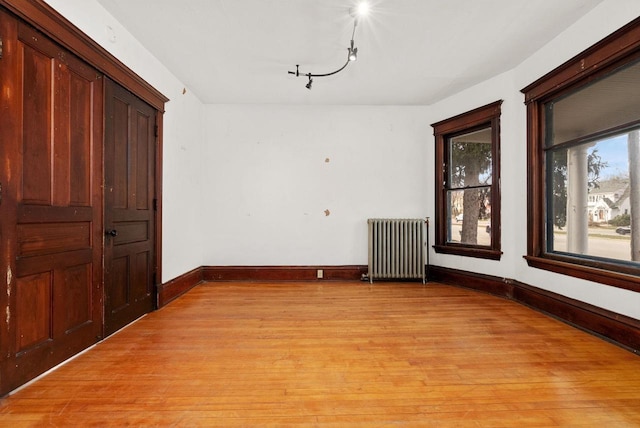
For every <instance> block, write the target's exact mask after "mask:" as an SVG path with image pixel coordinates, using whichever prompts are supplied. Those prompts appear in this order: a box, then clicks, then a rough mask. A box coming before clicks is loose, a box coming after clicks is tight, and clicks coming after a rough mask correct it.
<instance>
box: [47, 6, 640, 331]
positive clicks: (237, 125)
mask: <svg viewBox="0 0 640 428" xmlns="http://www.w3.org/2000/svg"><path fill="white" fill-rule="evenodd" d="M48 2H49V3H50V4H51V5H52V6H53V7H55V8H56V9H58V10H59V11H60V12H61V13H62V14H63V15H65V16H66V17H67V18H68V19H69V20H70V21H72V22H73V23H74V24H76V25H77V26H78V27H80V28H81V29H82V30H84V31H85V32H86V33H87V34H89V35H90V36H91V37H92V38H94V39H95V40H96V41H97V42H98V43H100V44H101V45H103V46H104V47H105V48H106V49H107V50H109V51H111V52H112V53H113V54H114V55H116V56H117V57H118V58H119V59H121V60H122V61H123V62H124V63H125V64H127V65H128V66H129V67H131V68H132V69H133V70H134V71H136V72H137V73H138V74H140V75H141V76H142V77H143V78H144V79H146V80H147V81H148V82H150V83H151V84H152V85H154V86H155V87H156V88H158V89H159V90H160V91H161V92H163V93H164V94H165V95H167V96H168V97H169V98H170V99H171V101H170V102H169V103H168V104H167V112H166V114H165V137H164V143H165V149H164V168H165V169H164V216H165V218H164V229H163V233H164V247H163V251H164V263H163V270H164V274H163V281H167V280H169V279H171V278H173V277H175V276H177V275H180V274H182V273H184V272H186V271H188V270H190V269H192V268H194V267H197V266H200V265H306V264H309V265H347V264H366V219H367V218H368V217H383V216H389V217H423V216H430V217H432V218H433V217H434V215H435V210H434V207H433V201H434V189H433V177H434V164H433V154H434V150H433V144H434V143H433V135H432V129H431V127H430V126H429V125H430V124H431V123H434V122H437V121H439V120H442V119H446V118H448V117H451V116H454V115H457V114H459V113H463V112H465V111H468V110H470V109H473V108H476V107H479V106H482V105H485V104H487V103H490V102H493V101H496V100H498V99H502V100H504V103H503V105H502V118H501V126H502V132H501V160H502V171H501V175H502V207H501V208H502V210H501V211H502V250H503V252H504V254H503V256H502V259H501V260H500V261H490V260H479V259H475V258H469V257H459V256H452V255H444V254H434V253H433V252H432V262H433V263H434V264H437V265H440V266H444V267H451V268H457V269H463V270H468V271H474V272H480V273H486V274H489V275H495V276H499V277H505V278H512V279H516V280H518V281H522V282H524V283H527V284H531V285H534V286H537V287H542V288H545V289H548V290H550V291H553V292H556V293H559V294H562V295H566V296H569V297H572V298H575V299H578V300H582V301H584V302H587V303H591V304H594V305H596V306H600V307H603V308H605V309H609V310H612V311H614V312H618V313H621V314H624V315H628V316H631V317H634V318H637V319H640V294H639V293H633V292H630V291H627V290H622V289H619V288H615V287H609V286H605V285H601V284H596V283H592V282H589V281H583V280H578V279H574V278H571V277H568V276H564V275H558V274H554V273H551V272H547V271H543V270H539V269H532V268H530V267H528V266H527V264H526V262H525V261H524V260H523V258H522V256H523V255H525V254H526V217H527V213H526V209H527V208H526V117H525V107H524V104H523V96H522V94H521V93H520V89H521V88H523V87H525V86H526V85H528V84H529V83H531V82H533V81H534V80H536V79H537V78H539V77H541V76H542V75H544V74H546V73H547V72H549V71H551V70H552V69H554V68H555V67H557V66H558V65H560V64H561V63H563V62H564V61H566V60H568V59H570V58H571V57H573V56H574V55H576V54H578V53H579V52H581V51H582V50H584V49H586V48H587V47H589V46H591V45H592V44H593V43H595V42H597V41H598V40H600V39H602V38H603V37H605V36H606V35H608V34H610V33H611V32H613V31H615V30H616V29H618V28H619V27H621V26H622V25H624V24H626V23H627V22H629V21H631V20H632V19H633V18H635V17H637V16H639V15H640V2H638V1H637V0H605V1H604V2H603V3H602V4H601V5H599V6H598V7H596V8H595V9H594V10H593V11H591V12H590V13H589V14H588V15H586V16H585V17H584V18H583V19H581V20H580V21H579V22H578V23H576V24H575V25H573V26H571V27H569V28H568V29H567V30H566V31H565V32H564V33H563V34H561V35H560V36H559V37H557V38H556V39H554V40H553V41H552V42H551V43H549V44H548V45H547V46H545V47H544V48H543V49H541V50H540V51H539V52H537V53H536V54H534V55H533V56H532V57H530V58H529V59H528V60H526V61H525V62H524V63H522V64H521V65H519V66H518V67H516V68H515V69H514V70H512V71H510V72H507V73H504V74H502V75H500V76H496V77H494V78H492V79H490V80H488V81H486V82H483V83H482V84H479V85H476V86H474V87H473V88H470V89H468V90H465V91H463V92H461V93H459V94H456V95H455V96H452V97H450V98H448V99H445V100H443V101H441V102H438V103H437V104H435V105H432V106H429V107H373V106H351V107H337V106H272V105H262V106H254V105H244V106H243V105H208V106H204V107H203V106H202V105H201V103H200V102H199V101H198V100H197V98H195V97H193V96H192V95H191V94H190V92H189V91H188V90H187V94H186V95H183V94H182V91H183V87H184V85H183V84H181V83H180V82H179V81H178V79H176V78H175V77H174V76H173V75H172V74H171V73H170V72H169V71H168V70H167V69H166V68H165V67H164V66H163V65H162V64H160V63H159V62H158V61H157V60H156V59H155V58H153V57H152V56H151V55H150V54H149V53H148V52H147V51H146V50H145V49H144V48H142V47H141V46H140V45H139V44H138V43H137V42H136V41H135V39H133V38H132V37H131V36H130V35H129V34H128V33H127V32H126V31H125V30H124V29H123V28H122V27H121V26H120V25H119V24H118V23H117V22H116V21H115V20H114V19H113V18H112V17H111V16H110V15H109V14H108V13H106V12H105V11H104V9H102V7H101V6H100V5H99V4H98V3H97V2H96V1H95V0H48ZM107 26H109V27H111V28H112V29H113V32H109V31H108V30H107ZM113 34H115V36H116V41H115V43H113V42H110V41H109V37H110V36H112V35H113ZM327 159H328V162H326V161H325V160H327ZM200 199H201V200H202V202H199V201H200ZM325 210H329V212H330V215H328V216H327V215H325V212H324V211H325ZM431 232H432V234H433V227H432V230H431Z"/></svg>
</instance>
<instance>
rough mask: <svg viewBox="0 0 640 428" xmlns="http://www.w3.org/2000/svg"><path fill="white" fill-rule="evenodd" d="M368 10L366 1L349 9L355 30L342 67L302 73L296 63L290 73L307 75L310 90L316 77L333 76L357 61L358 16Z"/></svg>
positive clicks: (361, 15)
mask: <svg viewBox="0 0 640 428" xmlns="http://www.w3.org/2000/svg"><path fill="white" fill-rule="evenodd" d="M368 11H369V5H368V4H367V3H366V2H362V3H360V4H358V5H357V6H355V7H352V8H350V9H349V15H351V16H352V17H353V32H352V33H351V45H350V46H349V47H348V48H347V62H345V63H344V65H343V66H342V67H340V68H339V69H337V70H335V71H332V72H329V73H301V72H300V64H296V71H289V72H288V74H293V75H294V76H296V77H300V76H304V77H307V78H308V79H309V81H308V83H307V84H306V85H305V88H307V89H309V90H310V89H311V85H312V84H313V78H314V77H327V76H333V75H334V74H337V73H339V72H341V71H342V70H344V69H345V68H347V66H348V65H349V63H350V62H353V61H356V60H357V59H358V48H357V47H355V45H354V38H355V35H356V27H357V26H358V18H360V17H363V16H365V15H366V14H367V13H368Z"/></svg>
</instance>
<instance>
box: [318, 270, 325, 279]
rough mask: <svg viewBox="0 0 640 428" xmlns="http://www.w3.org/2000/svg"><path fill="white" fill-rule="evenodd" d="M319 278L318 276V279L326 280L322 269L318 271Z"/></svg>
mask: <svg viewBox="0 0 640 428" xmlns="http://www.w3.org/2000/svg"><path fill="white" fill-rule="evenodd" d="M317 276H318V279H322V278H324V271H323V270H322V269H318V271H317Z"/></svg>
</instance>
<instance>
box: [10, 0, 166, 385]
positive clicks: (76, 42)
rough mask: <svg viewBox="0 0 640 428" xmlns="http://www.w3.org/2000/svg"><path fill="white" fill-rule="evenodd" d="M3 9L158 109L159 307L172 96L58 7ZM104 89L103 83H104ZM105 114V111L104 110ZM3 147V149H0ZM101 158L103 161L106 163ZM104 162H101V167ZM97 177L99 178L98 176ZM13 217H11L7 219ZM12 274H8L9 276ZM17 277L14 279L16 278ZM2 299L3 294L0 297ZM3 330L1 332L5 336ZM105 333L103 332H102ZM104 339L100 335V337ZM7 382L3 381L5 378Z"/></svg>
mask: <svg viewBox="0 0 640 428" xmlns="http://www.w3.org/2000/svg"><path fill="white" fill-rule="evenodd" d="M0 10H2V11H5V12H7V13H8V14H9V15H13V16H14V17H15V18H17V19H18V20H21V21H22V22H24V23H26V24H28V25H30V26H32V27H34V28H35V29H36V30H37V31H39V32H41V33H43V34H44V35H46V37H47V38H49V39H50V40H51V41H53V42H55V43H56V44H58V45H59V46H60V47H61V48H63V49H65V50H67V51H69V52H71V53H72V54H74V55H75V56H76V57H78V58H79V59H80V60H82V61H84V62H86V63H87V65H89V66H91V67H93V68H94V69H95V70H96V72H97V73H100V74H101V75H103V76H105V77H109V78H110V79H111V80H113V81H114V82H116V83H118V84H119V85H121V86H122V87H124V88H125V89H127V90H128V91H130V92H132V93H133V94H134V95H136V96H137V97H139V98H140V99H142V100H143V101H145V102H146V103H148V104H149V105H151V106H152V107H153V108H154V109H155V119H156V128H157V129H156V132H155V134H156V135H155V137H156V153H155V160H154V161H155V200H156V209H155V227H154V230H153V231H152V233H154V234H155V239H156V241H155V244H154V266H153V274H154V275H153V293H154V296H153V299H154V300H155V302H154V303H155V305H156V307H157V302H158V289H159V284H161V282H162V188H163V186H162V175H163V170H162V164H163V138H162V136H163V114H164V105H165V103H166V102H167V101H169V99H168V98H167V97H166V96H164V95H163V94H162V93H161V92H159V91H158V90H157V89H155V88H154V87H152V86H151V85H150V84H149V83H147V82H146V81H145V80H143V79H142V78H141V77H140V76H138V75H137V74H136V73H134V72H133V71H132V70H131V69H129V68H128V67H127V66H126V65H124V64H123V63H122V62H120V61H119V60H118V59H117V58H116V57H115V56H113V55H111V54H110V53H109V52H107V51H106V50H105V49H104V48H102V46H100V45H99V44H98V43H96V42H95V41H93V40H92V39H91V38H89V36H87V35H86V34H85V33H83V32H82V31H81V30H80V29H78V28H77V27H75V26H74V25H73V24H72V23H70V22H69V21H68V20H67V19H66V18H65V17H63V16H62V15H61V14H59V13H58V12H57V11H55V10H54V9H53V8H52V7H51V6H49V5H48V4H47V3H45V2H44V1H43V0H29V1H24V0H0ZM102 90H103V91H104V83H103V86H102ZM103 114H104V112H103ZM99 138H102V141H101V142H100V143H99V145H98V150H102V151H103V152H104V134H102V135H100V136H99ZM0 151H1V150H0ZM103 162H104V160H102V162H101V163H103ZM102 167H103V165H101V168H102ZM96 179H98V178H97V177H96ZM99 180H101V181H100V182H99V183H97V184H101V185H98V186H97V188H98V190H95V192H96V193H94V195H93V196H92V197H94V198H97V199H98V200H99V201H100V206H96V207H95V209H97V210H99V211H100V212H101V215H100V217H101V220H100V224H99V225H96V229H98V230H99V231H100V235H102V240H101V241H100V250H99V251H101V254H100V258H101V260H102V262H103V260H104V245H105V242H104V235H103V234H102V231H104V218H103V213H104V193H103V190H102V188H103V185H104V171H102V174H101V176H100V178H99ZM4 220H7V221H8V220H10V219H4ZM4 232H6V233H4V235H5V238H7V237H9V238H11V236H13V237H14V238H15V233H14V234H13V235H11V233H10V231H8V230H5V231H4ZM101 269H102V273H101V275H100V285H101V286H102V294H103V299H102V306H103V309H102V312H103V313H104V265H103V266H102V267H101ZM7 277H8V278H9V277H10V276H9V275H8V276H7ZM14 281H15V280H14ZM14 281H12V283H11V284H9V285H8V286H9V287H12V286H14V284H13V282H14ZM2 300H3V299H1V298H0V301H2ZM7 304H8V302H7ZM102 329H103V331H104V315H103V320H102ZM3 335H4V333H0V336H3ZM103 337H104V334H103ZM98 339H101V338H98ZM0 342H2V343H0V351H2V352H5V351H7V349H5V346H6V345H3V344H6V343H8V342H7V341H5V340H2V341H0ZM3 383H4V382H3ZM4 387H6V385H3V384H0V396H2V395H3V394H4V393H6V392H8V391H4V390H3V389H4Z"/></svg>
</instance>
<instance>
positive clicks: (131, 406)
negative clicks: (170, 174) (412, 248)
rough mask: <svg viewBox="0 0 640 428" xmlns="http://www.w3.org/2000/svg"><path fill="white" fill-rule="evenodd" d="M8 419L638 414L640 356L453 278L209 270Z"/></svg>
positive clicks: (334, 420)
mask: <svg viewBox="0 0 640 428" xmlns="http://www.w3.org/2000/svg"><path fill="white" fill-rule="evenodd" d="M5 424H6V425H7V426H9V425H10V426H44V425H50V426H78V425H82V426H125V425H127V426H131V425H133V426H300V425H304V426H339V427H345V426H362V425H367V426H396V425H398V424H400V425H407V426H427V427H428V426H438V427H442V426H456V427H460V426H461V427H465V426H469V427H501V426H504V427H511V426H514V425H517V426H520V427H522V426H535V427H539V426H577V427H580V426H585V427H586V426H603V425H609V426H615V427H624V426H639V425H640V357H638V356H637V355H635V354H633V353H631V352H628V351H626V350H624V349H621V348H619V347H616V346H614V345H612V344H610V343H607V342H604V341H602V340H600V339H598V338H596V337H594V336H591V335H589V334H587V333H584V332H582V331H580V330H577V329H574V328H572V327H569V326H567V325H565V324H563V323H561V322H559V321H557V320H554V319H552V318H549V317H547V316H545V315H542V314H540V313H537V312H535V311H533V310H531V309H529V308H526V307H524V306H522V305H519V304H517V303H513V302H510V301H507V300H503V299H499V298H496V297H493V296H489V295H485V294H481V293H476V292H474V291H469V290H463V289H459V288H456V287H450V286H444V285H440V284H433V283H430V284H427V285H426V286H423V285H422V284H417V283H376V284H374V285H370V284H368V283H361V282H332V283H331V284H323V283H319V282H308V283H304V282H301V283H273V282H252V283H238V282H235V283H232V282H230V283H209V284H206V283H205V284H201V285H198V286H197V287H195V288H194V289H192V290H190V291H189V292H188V293H186V294H185V295H183V296H181V297H180V298H178V299H176V300H175V301H173V302H172V303H171V304H169V305H167V306H166V307H164V308H163V309H161V310H159V311H156V312H154V313H151V314H149V315H147V316H145V317H144V318H142V319H140V320H139V321H137V322H135V323H134V324H132V325H130V326H129V327H127V328H125V329H123V330H121V331H120V332H118V333H117V334H115V335H113V336H111V337H109V338H108V339H106V340H105V341H103V342H101V343H99V344H98V345H97V346H96V347H94V348H93V349H91V350H90V351H88V352H87V353H85V354H82V355H80V356H79V357H77V358H76V359H74V360H72V361H70V362H69V363H67V364H65V365H63V366H61V367H59V368H58V369H57V370H55V371H54V372H52V373H50V374H48V375H47V376H45V377H43V378H41V379H40V380H38V381H37V382H35V383H34V384H31V385H29V386H27V387H26V388H24V389H22V390H20V391H18V392H16V393H15V394H13V395H11V396H9V397H6V398H4V399H1V400H0V425H3V426H4V425H5Z"/></svg>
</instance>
